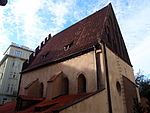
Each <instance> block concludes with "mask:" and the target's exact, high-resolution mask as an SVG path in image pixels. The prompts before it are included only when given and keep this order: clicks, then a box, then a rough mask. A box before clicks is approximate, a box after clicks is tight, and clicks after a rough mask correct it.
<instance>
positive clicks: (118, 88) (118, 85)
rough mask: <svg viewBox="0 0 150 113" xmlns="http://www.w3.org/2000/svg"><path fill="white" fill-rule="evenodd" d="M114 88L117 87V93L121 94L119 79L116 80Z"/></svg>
mask: <svg viewBox="0 0 150 113" xmlns="http://www.w3.org/2000/svg"><path fill="white" fill-rule="evenodd" d="M116 88H117V91H118V93H119V95H121V84H120V83H119V81H117V82H116Z"/></svg>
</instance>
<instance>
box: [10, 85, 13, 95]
mask: <svg viewBox="0 0 150 113" xmlns="http://www.w3.org/2000/svg"><path fill="white" fill-rule="evenodd" d="M13 86H14V85H13V84H11V89H10V92H11V93H12V92H13Z"/></svg>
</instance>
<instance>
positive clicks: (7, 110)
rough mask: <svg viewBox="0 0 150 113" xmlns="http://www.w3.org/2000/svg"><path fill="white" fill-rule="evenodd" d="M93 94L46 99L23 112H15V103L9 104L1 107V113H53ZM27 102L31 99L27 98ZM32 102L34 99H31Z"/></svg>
mask: <svg viewBox="0 0 150 113" xmlns="http://www.w3.org/2000/svg"><path fill="white" fill-rule="evenodd" d="M91 94H92V93H81V94H71V95H64V96H60V97H58V98H55V99H53V100H48V99H44V100H43V101H41V102H40V103H38V104H36V105H32V106H30V107H28V108H27V109H25V110H22V111H18V112H17V111H15V106H16V103H15V102H11V103H7V104H5V105H3V106H0V113H3V112H4V113H35V112H42V113H53V111H55V110H58V109H60V108H61V107H65V106H67V105H70V104H72V103H73V102H75V101H77V100H79V99H81V98H83V97H86V96H88V95H91ZM25 98H26V97H25ZM26 99H27V100H28V99H29V98H26ZM30 99H31V100H32V98H30Z"/></svg>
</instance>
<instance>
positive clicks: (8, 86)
mask: <svg viewBox="0 0 150 113" xmlns="http://www.w3.org/2000/svg"><path fill="white" fill-rule="evenodd" d="M9 89H10V84H8V87H7V90H6V92H9Z"/></svg>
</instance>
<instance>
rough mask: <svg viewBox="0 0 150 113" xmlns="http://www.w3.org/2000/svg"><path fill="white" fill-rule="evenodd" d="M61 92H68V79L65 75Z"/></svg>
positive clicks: (65, 93)
mask: <svg viewBox="0 0 150 113" xmlns="http://www.w3.org/2000/svg"><path fill="white" fill-rule="evenodd" d="M63 93H64V95H67V94H69V80H68V78H67V77H65V78H64V80H63Z"/></svg>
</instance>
